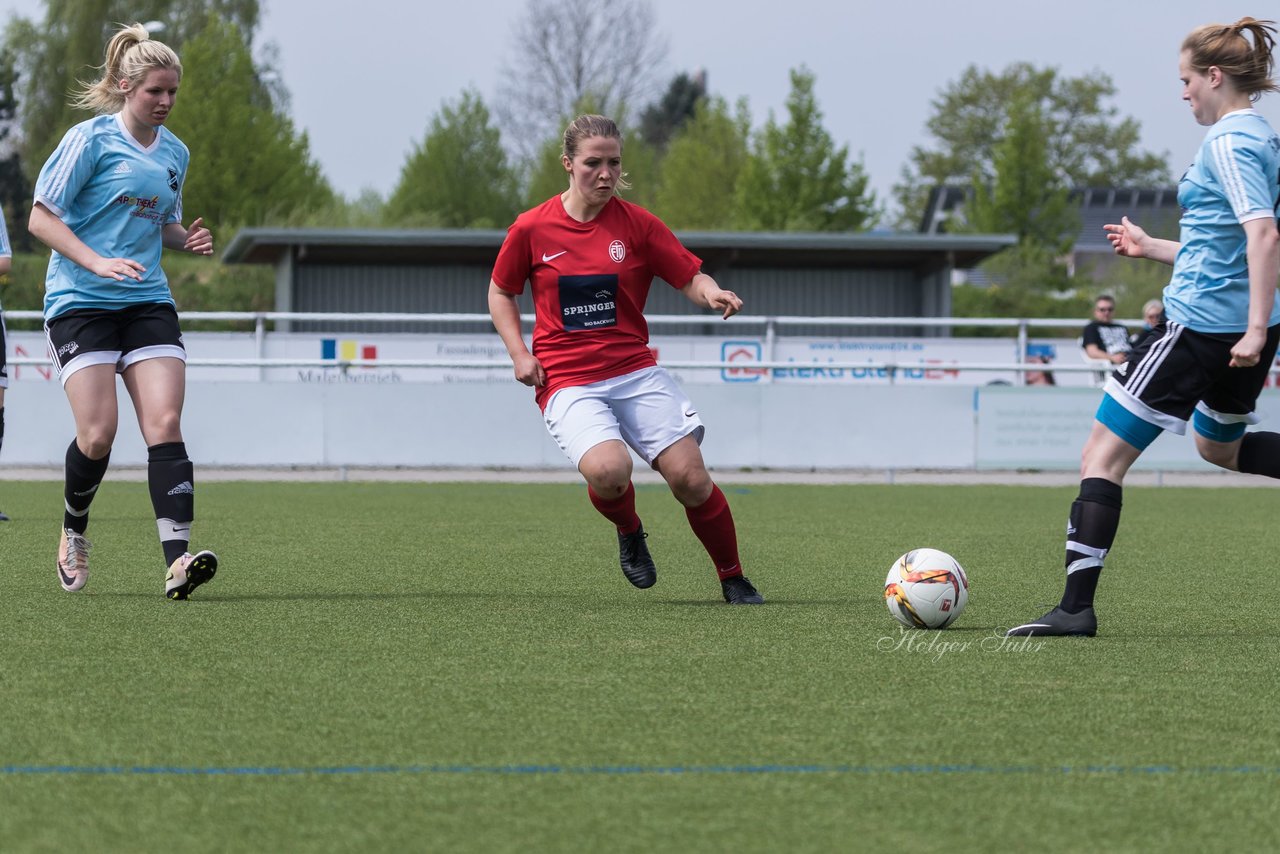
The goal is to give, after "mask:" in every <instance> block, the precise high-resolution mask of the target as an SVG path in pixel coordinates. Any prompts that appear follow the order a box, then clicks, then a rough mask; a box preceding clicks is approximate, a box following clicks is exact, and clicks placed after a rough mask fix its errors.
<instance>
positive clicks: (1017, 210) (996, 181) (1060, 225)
mask: <svg viewBox="0 0 1280 854" xmlns="http://www.w3.org/2000/svg"><path fill="white" fill-rule="evenodd" d="M1042 127H1043V121H1042V117H1041V115H1040V107H1039V105H1038V104H1036V103H1035V102H1033V101H1031V100H1030V99H1028V98H1026V97H1020V98H1018V100H1016V101H1015V102H1014V103H1013V104H1012V105H1010V108H1009V115H1008V118H1007V120H1006V122H1005V127H1004V135H1003V136H1002V137H1001V138H1000V139H999V140H998V141H997V142H996V145H995V149H994V151H993V155H992V171H993V174H992V176H991V177H990V178H987V177H986V176H983V175H982V174H981V173H978V172H975V173H974V176H973V180H972V194H971V196H970V199H969V202H968V204H967V205H965V210H964V215H965V219H966V220H967V226H968V227H967V229H966V230H968V231H975V232H981V233H986V234H1016V235H1017V236H1018V240H1019V242H1021V243H1034V244H1036V245H1039V246H1044V247H1045V248H1047V249H1050V250H1054V251H1057V252H1059V253H1065V252H1067V251H1069V250H1070V249H1071V245H1072V243H1073V242H1074V240H1075V235H1076V232H1077V231H1078V230H1079V228H1080V218H1079V215H1078V214H1077V213H1076V211H1075V208H1074V206H1073V205H1072V203H1071V195H1070V188H1068V187H1066V186H1064V185H1063V183H1062V179H1061V178H1060V177H1059V175H1058V174H1057V173H1056V172H1055V170H1054V168H1053V166H1052V165H1051V164H1050V163H1049V160H1048V153H1049V152H1048V147H1047V145H1046V142H1045V139H1044V137H1043V136H1041V135H1040V130H1041V128H1042Z"/></svg>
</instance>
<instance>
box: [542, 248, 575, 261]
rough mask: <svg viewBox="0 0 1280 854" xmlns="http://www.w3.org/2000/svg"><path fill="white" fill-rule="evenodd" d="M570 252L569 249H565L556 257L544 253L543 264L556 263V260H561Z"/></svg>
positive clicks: (555, 255)
mask: <svg viewBox="0 0 1280 854" xmlns="http://www.w3.org/2000/svg"><path fill="white" fill-rule="evenodd" d="M568 251H569V250H568V249H563V250H561V251H559V252H557V253H556V254H554V255H548V254H547V253H545V252H543V253H542V263H543V264H545V263H547V262H548V261H554V260H555V259H557V258H559V257H560V256H561V255H564V254H565V253H566V252H568Z"/></svg>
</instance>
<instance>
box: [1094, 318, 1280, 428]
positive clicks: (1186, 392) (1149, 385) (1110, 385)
mask: <svg viewBox="0 0 1280 854" xmlns="http://www.w3.org/2000/svg"><path fill="white" fill-rule="evenodd" d="M1243 334H1244V333H1242V332H1227V333H1208V332H1193V331H1192V330H1190V329H1188V328H1186V327H1185V326H1183V325H1182V324H1180V323H1175V322H1173V321H1168V322H1167V323H1163V324H1161V325H1160V326H1157V327H1156V328H1155V329H1154V330H1152V332H1151V334H1149V335H1147V336H1146V337H1145V338H1144V339H1143V340H1142V341H1141V342H1140V343H1139V345H1138V348H1137V349H1136V350H1134V351H1133V352H1132V353H1131V354H1130V355H1129V361H1128V362H1125V363H1124V364H1123V365H1121V366H1120V367H1119V368H1117V369H1116V371H1115V372H1114V373H1113V374H1112V375H1111V378H1110V379H1109V380H1107V385H1106V392H1107V394H1108V395H1110V396H1111V397H1112V398H1113V399H1114V400H1115V401H1116V402H1117V403H1119V404H1120V405H1121V406H1123V407H1124V408H1125V409H1126V410H1128V411H1129V412H1130V413H1131V414H1132V415H1135V416H1137V417H1138V418H1140V419H1141V420H1143V421H1145V422H1147V423H1149V424H1152V425H1155V426H1157V427H1160V428H1162V429H1164V430H1169V431H1171V432H1174V433H1185V432H1186V425H1187V420H1188V419H1190V418H1191V415H1192V413H1193V412H1195V411H1197V410H1199V412H1200V413H1201V414H1202V415H1203V416H1205V417H1207V418H1209V419H1212V420H1213V421H1216V422H1218V423H1220V424H1252V423H1255V422H1256V421H1257V420H1258V419H1257V416H1256V415H1254V412H1253V410H1254V406H1255V405H1256V404H1257V402H1258V395H1259V394H1261V393H1262V389H1263V387H1264V386H1265V385H1266V382H1267V375H1268V374H1269V373H1270V372H1271V368H1272V367H1273V365H1274V363H1275V358H1276V345H1277V344H1278V343H1280V326H1273V327H1271V328H1270V329H1268V330H1267V342H1266V344H1265V345H1264V346H1263V348H1262V356H1261V358H1260V359H1259V360H1258V364H1257V365H1255V366H1253V367H1252V368H1233V367H1231V366H1230V363H1231V348H1232V347H1234V346H1235V344H1236V342H1237V341H1239V340H1240V338H1241V336H1242V335H1243ZM1104 423H1105V422H1104ZM1109 426H1110V425H1109Z"/></svg>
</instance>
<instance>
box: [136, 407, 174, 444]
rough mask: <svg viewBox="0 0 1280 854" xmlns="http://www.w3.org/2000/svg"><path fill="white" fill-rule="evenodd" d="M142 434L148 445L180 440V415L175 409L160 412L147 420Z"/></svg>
mask: <svg viewBox="0 0 1280 854" xmlns="http://www.w3.org/2000/svg"><path fill="white" fill-rule="evenodd" d="M143 436H144V438H145V439H146V442H147V444H148V445H156V444H159V443H162V442H181V441H182V415H181V413H179V412H178V411H177V410H171V411H169V412H161V413H159V414H158V415H153V416H152V417H150V418H149V419H148V420H147V425H146V429H144V430H143Z"/></svg>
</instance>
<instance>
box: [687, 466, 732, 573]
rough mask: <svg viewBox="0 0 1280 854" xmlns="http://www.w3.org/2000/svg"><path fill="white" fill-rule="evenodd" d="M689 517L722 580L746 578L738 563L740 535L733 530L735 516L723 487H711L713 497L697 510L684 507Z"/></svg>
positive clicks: (694, 530)
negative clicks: (734, 577) (743, 576)
mask: <svg viewBox="0 0 1280 854" xmlns="http://www.w3.org/2000/svg"><path fill="white" fill-rule="evenodd" d="M684 514H685V515H686V516H688V517H689V527H690V528H692V529H693V533H694V534H696V535H697V537H698V539H699V540H702V546H703V548H705V549H706V550H707V554H709V555H711V562H712V563H714V564H715V565H716V575H718V576H720V580H721V581H724V580H725V579H726V578H732V577H733V576H735V575H742V566H741V564H740V563H739V562H738V533H737V531H736V530H734V527H733V513H731V512H730V511H729V502H728V501H726V500H725V498H724V493H723V492H721V491H720V487H718V486H716V485H715V484H712V485H711V497H710V498H708V499H707V500H706V501H704V502H702V504H700V505H699V506H697V507H686V508H684Z"/></svg>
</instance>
